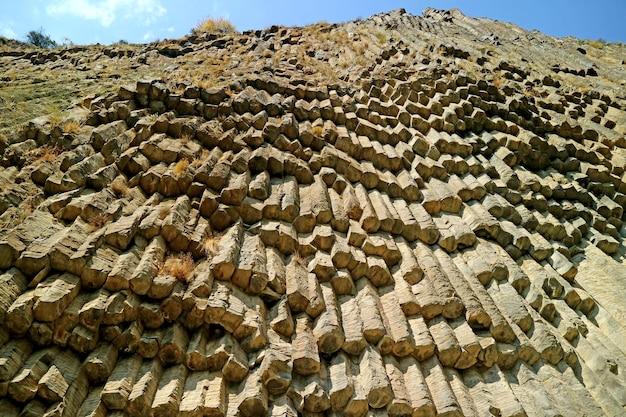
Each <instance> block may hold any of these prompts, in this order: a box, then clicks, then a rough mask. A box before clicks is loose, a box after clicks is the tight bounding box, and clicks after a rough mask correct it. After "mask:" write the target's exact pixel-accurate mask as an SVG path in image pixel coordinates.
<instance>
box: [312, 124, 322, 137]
mask: <svg viewBox="0 0 626 417" xmlns="http://www.w3.org/2000/svg"><path fill="white" fill-rule="evenodd" d="M323 133H324V127H322V126H320V125H316V126H313V134H314V135H315V136H319V137H321V136H322V134H323Z"/></svg>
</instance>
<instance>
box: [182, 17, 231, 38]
mask: <svg viewBox="0 0 626 417" xmlns="http://www.w3.org/2000/svg"><path fill="white" fill-rule="evenodd" d="M236 31H237V28H235V25H233V24H232V23H231V22H230V21H229V20H228V19H224V18H223V17H220V18H219V19H213V18H212V17H207V18H206V19H204V20H202V21H200V22H198V24H197V25H196V27H195V28H193V29H191V34H192V35H201V34H203V33H231V32H236Z"/></svg>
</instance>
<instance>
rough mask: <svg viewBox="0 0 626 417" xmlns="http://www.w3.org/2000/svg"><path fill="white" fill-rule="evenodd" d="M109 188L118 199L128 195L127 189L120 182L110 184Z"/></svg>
mask: <svg viewBox="0 0 626 417" xmlns="http://www.w3.org/2000/svg"><path fill="white" fill-rule="evenodd" d="M110 188H111V191H113V194H115V196H116V197H118V198H120V197H124V196H126V195H128V191H129V188H128V186H127V185H126V184H124V183H122V182H112V183H111V185H110Z"/></svg>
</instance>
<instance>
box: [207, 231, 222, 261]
mask: <svg viewBox="0 0 626 417" xmlns="http://www.w3.org/2000/svg"><path fill="white" fill-rule="evenodd" d="M220 238H221V236H220V235H210V236H207V238H206V239H204V253H205V254H206V256H207V258H212V257H213V256H215V255H217V253H218V251H219V249H220Z"/></svg>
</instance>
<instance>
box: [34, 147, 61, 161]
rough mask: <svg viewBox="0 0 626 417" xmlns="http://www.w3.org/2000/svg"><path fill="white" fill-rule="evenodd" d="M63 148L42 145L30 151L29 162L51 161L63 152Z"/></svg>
mask: <svg viewBox="0 0 626 417" xmlns="http://www.w3.org/2000/svg"><path fill="white" fill-rule="evenodd" d="M63 151H64V149H63V148H61V147H59V146H56V145H44V146H41V147H39V148H35V149H33V150H32V151H31V152H30V155H29V158H28V159H29V161H31V162H52V161H54V160H55V159H56V158H57V156H59V155H61V154H62V153H63Z"/></svg>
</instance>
